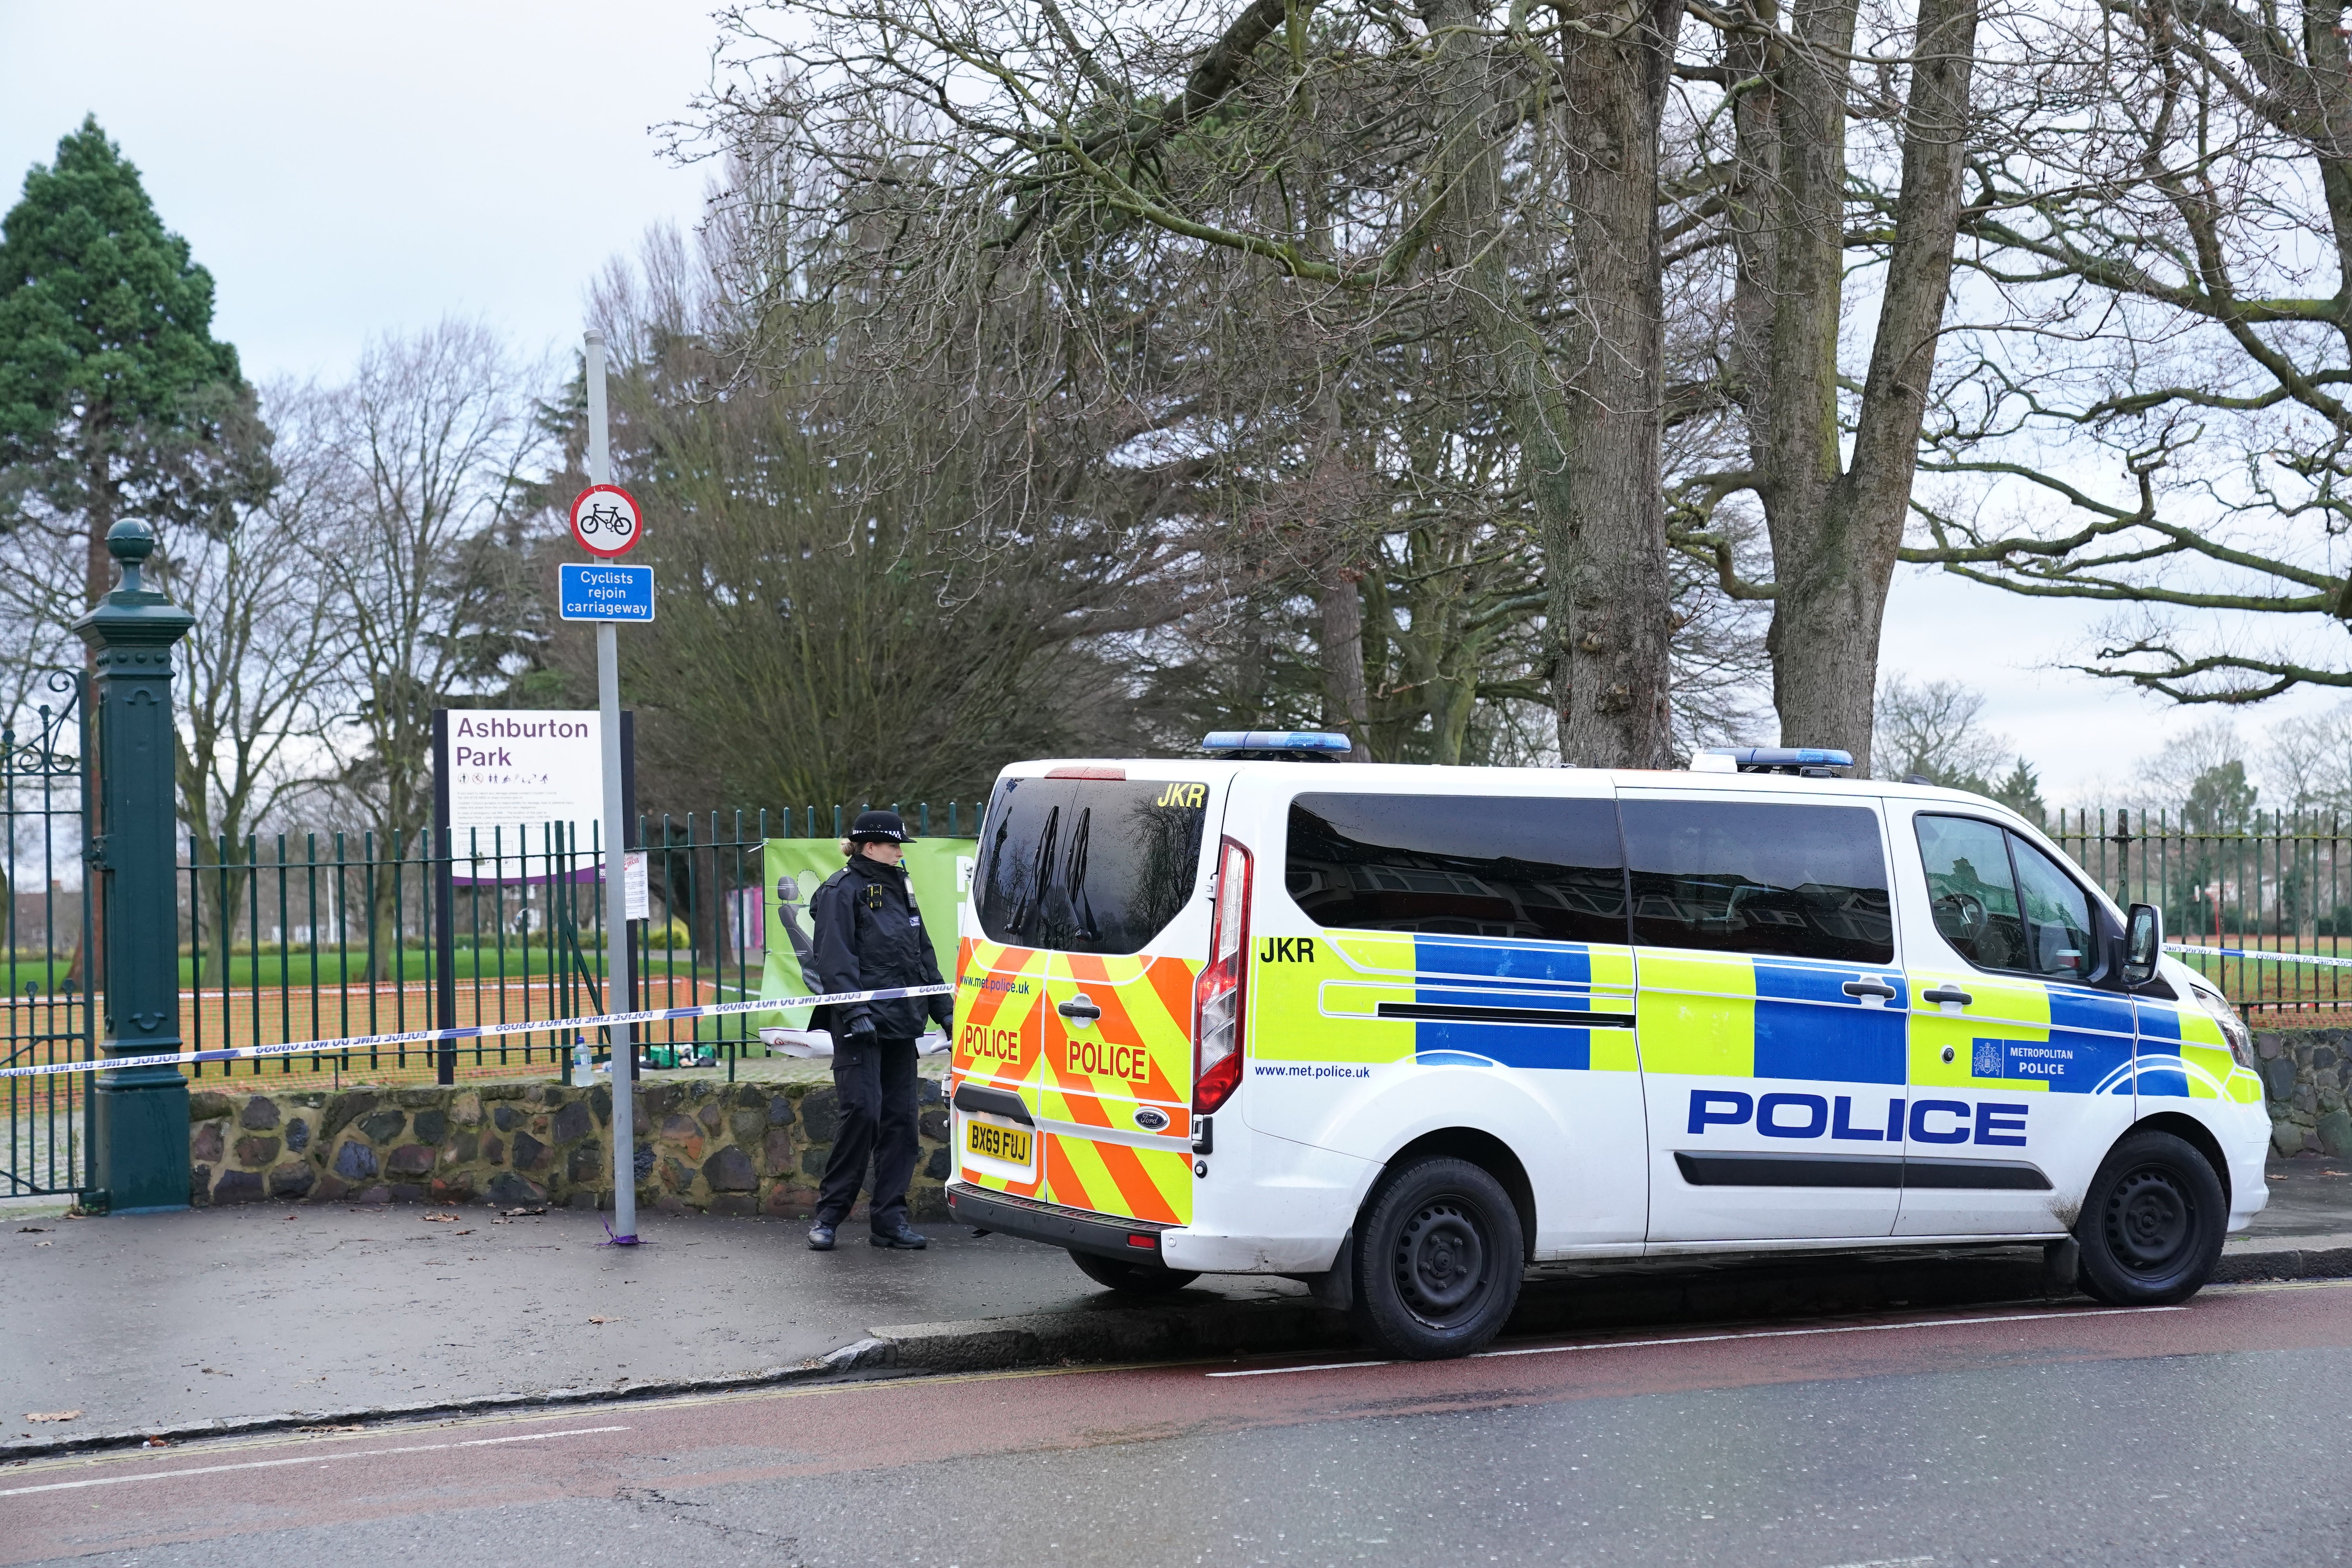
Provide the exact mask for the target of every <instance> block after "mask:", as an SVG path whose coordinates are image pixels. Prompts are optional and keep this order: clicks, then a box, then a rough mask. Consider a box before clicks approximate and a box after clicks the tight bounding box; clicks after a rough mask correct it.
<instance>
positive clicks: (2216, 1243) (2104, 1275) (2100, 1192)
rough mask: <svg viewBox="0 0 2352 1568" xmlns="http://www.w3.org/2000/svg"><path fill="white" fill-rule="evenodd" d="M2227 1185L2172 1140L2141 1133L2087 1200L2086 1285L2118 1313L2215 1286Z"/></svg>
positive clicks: (2111, 1158) (2113, 1154) (2083, 1233)
mask: <svg viewBox="0 0 2352 1568" xmlns="http://www.w3.org/2000/svg"><path fill="white" fill-rule="evenodd" d="M2229 1219H2230V1215H2229V1203H2228V1200H2226V1199H2225V1198H2223V1197H2222V1195H2221V1178H2220V1177H2219V1176H2217V1175H2215V1174H2214V1173H2213V1167H2212V1165H2211V1164H2210V1163H2208V1162H2207V1160H2206V1158H2205V1156H2204V1155H2202V1154H2200V1153H2199V1152H2197V1150H2196V1148H2195V1147H2194V1146H2193V1145H2191V1144H2189V1142H2185V1141H2184V1140H2182V1139H2179V1138H2176V1137H2174V1136H2173V1135H2172V1134H2171V1133H2169V1132H2135V1133H2132V1134H2130V1135H2129V1136H2128V1137H2126V1138H2125V1139H2124V1141H2123V1142H2120V1143H2117V1144H2116V1146H2115V1147H2114V1148H2113V1149H2111V1150H2109V1151H2108V1152H2107V1157H2106V1159H2105V1161H2104V1162H2102V1163H2100V1165H2099V1171H2098V1174H2096V1175H2095V1176H2093V1177H2092V1178H2091V1185H2090V1190H2089V1191H2088V1192H2086V1193H2084V1195H2083V1214H2082V1217H2081V1218H2079V1219H2078V1220H2076V1221H2075V1222H2074V1239H2075V1240H2076V1241H2077V1242H2079V1243H2080V1244H2081V1245H2082V1248H2083V1268H2082V1274H2081V1277H2080V1283H2081V1285H2082V1287H2083V1289H2084V1291H2085V1292H2086V1293H2088V1294H2089V1295H2091V1296H2094V1297H2095V1298H2097V1299H2098V1300H2102V1301H2105V1302H2107V1303H2108V1304H2110V1305H2112V1306H2117V1307H2155V1306H2168V1305H2169V1304H2171V1303H2172V1302H2175V1301H2185V1300H2188V1299H2189V1297H2191V1296H2194V1295H2195V1294H2197V1292H2198V1290H2199V1289H2200V1288H2202V1287H2203V1285H2204V1283H2205V1281H2206V1280H2207V1279H2210V1278H2212V1274H2213V1264H2214V1261H2215V1259H2217V1258H2220V1257H2221V1237H2222V1232H2223V1229H2224V1227H2225V1226H2227V1225H2228V1224H2229Z"/></svg>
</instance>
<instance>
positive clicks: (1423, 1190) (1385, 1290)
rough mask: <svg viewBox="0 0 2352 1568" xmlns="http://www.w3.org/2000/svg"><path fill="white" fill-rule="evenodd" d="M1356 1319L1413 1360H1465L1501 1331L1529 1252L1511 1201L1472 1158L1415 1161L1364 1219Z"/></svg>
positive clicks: (1386, 1347) (1380, 1342)
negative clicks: (1524, 1260)
mask: <svg viewBox="0 0 2352 1568" xmlns="http://www.w3.org/2000/svg"><path fill="white" fill-rule="evenodd" d="M1351 1250H1352V1252H1353V1257H1352V1258H1350V1259H1349V1263H1350V1266H1351V1267H1352V1268H1353V1271H1354V1279H1353V1280H1352V1282H1351V1283H1352V1285H1353V1287H1354V1293H1355V1304H1354V1305H1353V1306H1352V1307H1350V1308H1349V1319H1350V1321H1352V1322H1353V1323H1354V1325H1355V1329H1356V1332H1357V1333H1359V1334H1360V1335H1361V1336H1362V1337H1363V1338H1364V1340H1365V1341H1366V1342H1368V1343H1370V1344H1373V1345H1376V1346H1378V1347H1379V1348H1380V1349H1381V1350H1383V1351H1386V1352H1388V1353H1389V1354H1391V1355H1394V1356H1399V1357H1402V1358H1403V1359H1405V1360H1408V1361H1436V1360H1439V1359H1442V1358H1444V1357H1446V1356H1461V1355H1468V1354H1469V1353H1470V1352H1473V1351H1475V1350H1478V1349H1480V1348H1481V1347H1483V1346H1484V1345H1485V1344H1486V1342H1488V1341H1489V1340H1492V1339H1493V1338H1494V1337H1495V1336H1496V1334H1498V1333H1500V1332H1501V1331H1502V1329H1503V1324H1504V1322H1505V1321H1507V1319H1508V1318H1509V1317H1510V1315H1511V1308H1512V1307H1513V1306H1514V1305H1516V1304H1517V1301H1518V1299H1519V1276H1520V1272H1521V1263H1522V1261H1523V1258H1524V1256H1525V1252H1526V1242H1525V1237H1523V1235H1522V1234H1521V1232H1520V1229H1519V1211H1518V1210H1517V1208H1516V1207H1515V1206H1513V1205H1512V1203H1511V1194H1508V1193H1507V1192H1505V1191H1504V1190H1503V1184H1501V1183H1500V1182H1497V1181H1496V1180H1495V1178H1494V1177H1493V1176H1490V1175H1488V1174H1487V1173H1486V1171H1485V1170H1483V1169H1481V1168H1480V1167H1478V1166H1476V1165H1474V1164H1472V1163H1470V1162H1468V1161H1467V1160H1450V1159H1431V1160H1416V1161H1414V1162H1413V1163H1411V1164H1409V1165H1406V1166H1403V1167H1402V1168H1400V1169H1399V1170H1397V1171H1396V1172H1394V1173H1391V1175H1390V1176H1389V1177H1388V1179H1387V1180H1386V1181H1384V1182H1382V1183H1381V1185H1380V1186H1378V1187H1376V1188H1374V1189H1373V1192H1372V1195H1371V1197H1370V1200H1369V1201H1367V1202H1366V1204H1365V1205H1364V1212H1363V1213H1362V1214H1361V1215H1359V1216H1358V1217H1357V1220H1356V1230H1355V1237H1354V1241H1353V1244H1352V1248H1351Z"/></svg>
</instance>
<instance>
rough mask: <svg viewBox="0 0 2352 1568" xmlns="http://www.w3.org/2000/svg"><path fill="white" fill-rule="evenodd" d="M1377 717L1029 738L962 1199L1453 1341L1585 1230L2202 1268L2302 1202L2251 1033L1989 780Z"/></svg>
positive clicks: (1803, 757)
mask: <svg viewBox="0 0 2352 1568" xmlns="http://www.w3.org/2000/svg"><path fill="white" fill-rule="evenodd" d="M1346 746H1347V742H1346V740H1345V738H1344V737H1339V736H1326V735H1318V734H1314V733H1290V732H1255V731H1253V732H1229V733H1224V734H1219V735H1213V736H1211V737H1210V738H1209V742H1208V743H1207V747H1206V751H1207V753H1208V754H1207V755H1206V756H1205V757H1204V758H1202V759H1201V760H1198V761H1188V762H1167V761H1157V760H1153V761H1144V760H1126V761H1119V760H1101V761H1083V762H1058V763H1049V762H1040V763H1023V764H1019V765H1016V766H1013V767H1009V768H1007V769H1005V770H1004V772H1003V774H1002V775H1001V776H1000V778H999V779H998V781H997V784H996V788H995V792H994V795H993V798H992V801H991V803H990V805H989V809H988V813H987V816H986V817H985V819H984V821H983V824H982V830H981V845H980V851H979V859H978V863H977V867H976V869H975V873H974V879H973V883H972V889H971V899H970V900H969V902H968V903H967V904H966V905H965V906H964V908H963V910H961V917H960V918H961V956H960V962H959V965H958V970H959V973H958V976H957V981H958V997H957V1007H956V1030H955V1047H954V1058H953V1068H952V1078H951V1089H950V1100H951V1103H952V1106H953V1120H954V1129H953V1136H954V1149H955V1153H956V1165H957V1168H956V1171H955V1173H954V1174H953V1176H952V1177H951V1179H950V1183H949V1185H948V1198H949V1202H950V1205H951V1207H952V1210H953V1212H954V1213H955V1215H956V1216H957V1217H958V1218H959V1219H961V1220H962V1221H964V1222H966V1223H969V1224H971V1225H974V1226H982V1227H983V1228H986V1229H989V1230H993V1231H1003V1232H1007V1233H1011V1234H1014V1235H1020V1236H1026V1237H1034V1238H1037V1239H1040V1240H1044V1241H1047V1242H1050V1243H1052V1244H1054V1245H1056V1246H1060V1247H1066V1248H1068V1249H1069V1251H1070V1254H1071V1256H1072V1258H1074V1260H1076V1262H1077V1264H1078V1265H1079V1267H1080V1268H1084V1269H1086V1271H1087V1273H1088V1274H1089V1275H1090V1276H1092V1277H1093V1278H1095V1279H1097V1280H1099V1281H1101V1282H1102V1283H1104V1284H1106V1285H1108V1286H1111V1287H1113V1288H1114V1289H1123V1290H1129V1291H1141V1292H1149V1291H1159V1290H1169V1289H1181V1287H1182V1286H1183V1285H1185V1284H1187V1283H1189V1282H1190V1281H1191V1280H1192V1279H1194V1278H1196V1277H1197V1276H1198V1275H1199V1274H1201V1273H1204V1272H1229V1273H1270V1274H1281V1275H1288V1276H1292V1277H1295V1278H1299V1279H1308V1280H1310V1281H1312V1282H1313V1283H1314V1285H1315V1287H1316V1289H1317V1290H1318V1294H1320V1295H1322V1296H1324V1297H1325V1299H1327V1300H1332V1301H1334V1302H1337V1303H1339V1304H1342V1305H1344V1306H1345V1307H1346V1308H1347V1309H1348V1310H1349V1312H1350V1313H1351V1314H1352V1316H1353V1318H1354V1321H1355V1323H1356V1325H1357V1327H1358V1328H1359V1330H1360V1331H1361V1332H1362V1333H1363V1334H1364V1335H1365V1337H1366V1338H1367V1339H1368V1340H1370V1342H1373V1343H1376V1344H1378V1345H1380V1346H1381V1347H1383V1348H1384V1349H1386V1350H1388V1351H1390V1352H1392V1353H1395V1354H1398V1355H1402V1356H1423V1357H1426V1356H1445V1355H1459V1354H1463V1353H1465V1352H1469V1351H1471V1350H1474V1349H1476V1348H1477V1347H1478V1346H1480V1345H1483V1344H1484V1343H1486V1342H1487V1341H1488V1340H1489V1339H1491V1338H1492V1337H1493V1336H1494V1334H1495V1333H1496V1331H1498V1330H1499V1329H1500V1328H1501V1327H1502V1325H1503V1322H1504V1321H1505V1320H1506V1319H1507V1317H1508V1315H1509V1313H1510V1310H1511V1307H1512V1304H1513V1302H1514V1300H1516V1298H1517V1292H1518V1288H1519V1281H1520V1278H1521V1272H1522V1270H1523V1268H1525V1267H1526V1266H1527V1265H1528V1264H1529V1263H1533V1262H1542V1261H1545V1260H1550V1259H1567V1258H1643V1257H1658V1256H1664V1255H1674V1254H1702V1253H1725V1252H1742V1253H1752V1252H1759V1251H1772V1250H1784V1249H1805V1248H1817V1249H1832V1248H1853V1247H1861V1246H1869V1247H1885V1246H1887V1245H1890V1244H1916V1245H1920V1246H1935V1247H1950V1246H1953V1245H1956V1244H1973V1243H1983V1244H1988V1245H1990V1244H2010V1243H2017V1242H2042V1243H2044V1244H2048V1245H2051V1246H2052V1247H2055V1248H2057V1249H2059V1250H2060V1251H2061V1252H2063V1251H2065V1250H2067V1249H2068V1247H2069V1244H2078V1245H2079V1258H2080V1278H2081V1281H2082V1283H2083V1285H2084V1288H2085V1289H2088V1290H2089V1291H2090V1292H2091V1293H2092V1294H2093V1295H2095V1296H2096V1297H2098V1298H2099V1299H2101V1300H2106V1301H2111V1302H2118V1303H2147V1302H2169V1301H2178V1300H2182V1299H2184V1298H2186V1297H2188V1296H2189V1295H2190V1294H2192V1293H2194V1292H2195V1291H2196V1290H2197V1289H2199V1287H2200V1286H2201V1285H2202V1284H2203V1283H2204V1281H2205V1280H2206V1279H2208V1278H2209V1277H2210V1273H2211V1271H2212V1268H2213V1265H2214V1262H2215V1259H2216V1258H2217V1257H2218V1256H2219V1253H2220V1250H2221V1241H2222V1236H2223V1233H2224V1232H2225V1231H2227V1230H2231V1229H2237V1228H2240V1227H2242V1226H2244V1225H2245V1223H2246V1222H2247V1219H2248V1217H2249V1216H2250V1215H2252V1214H2253V1213H2255V1212H2256V1211H2257V1210H2259V1209H2260V1208H2261V1207H2262V1206H2263V1203H2264V1202H2265V1200H2266V1198H2267V1195H2268V1194H2267V1189H2266V1187H2265V1185H2264V1183H2263V1152H2264V1149H2265V1145H2266V1142H2267V1139H2268V1137H2269V1132H2270V1124H2269V1120H2268V1116H2267V1113H2266V1112H2265V1110H2264V1108H2263V1093H2262V1086H2261V1082H2260V1080H2259V1079H2258V1078H2257V1077H2256V1076H2255V1073H2254V1070H2253V1063H2252V1042H2251V1039H2250V1037H2249V1036H2248V1034H2247V1031H2246V1029H2245V1027H2244V1026H2243V1025H2242V1023H2241V1022H2240V1021H2239V1019H2238V1018H2237V1016H2235V1014H2234V1013H2233V1012H2232V1011H2231V1008H2230V1006H2229V1005H2228V1004H2227V1003H2226V1002H2225V1001H2224V1000H2223V999H2222V998H2221V994H2219V993H2218V992H2217V991H2216V990H2214V989H2213V987H2212V986H2211V985H2210V984H2209V983H2208V982H2206V981H2205V980H2204V979H2202V978H2201V977H2200V976H2199V975H2197V974H2195V973H2193V972H2191V971H2190V970H2189V969H2188V968H2187V967H2186V966H2185V965H2183V964H2181V963H2179V962H2178V961H2177V960H2174V959H2172V958H2170V957H2168V956H2165V955H2164V954H2163V952H2162V932H2161V928H2160V921H2159V919H2158V912H2157V911H2156V910H2154V909H2152V908H2150V907H2147V906H2145V905H2136V906H2134V907H2133V908H2132V909H2131V910H2129V911H2128V913H2126V911H2124V910H2118V909H2117V908H2116V906H2115V905H2114V904H2113V903H2112V902H2111V901H2110V900H2108V899H2107V898H2106V897H2105V895H2104V894H2102V893H2101V892H2100V891H2099V890H2098V889H2097V888H2096V887H2095V885H2094V884H2093V883H2092V882H2091V881H2090V880H2089V879H2087V878H2085V877H2084V876H2083V875H2082V874H2081V873H2080V872H2079V871H2078V870H2076V869H2075V868H2074V867H2073V866H2072V865H2071V864H2069V862H2068V861H2067V859H2066V858H2065V857H2064V856H2063V854H2061V853H2060V852H2059V851H2058V849H2057V848H2056V847H2054V846H2053V845H2052V844H2051V843H2050V842H2049V841H2048V840H2047V839H2046V838H2045V837H2042V834H2041V833H2040V832H2039V831H2038V830H2036V829H2035V828H2034V827H2033V826H2032V825H2031V824H2029V823H2027V822H2025V821H2023V820H2021V818H2019V817H2018V816H2016V815H2014V814H2013V813H2011V812H2009V811H2007V810H2005V809H2003V808H2002V807H2000V806H1999V805H1995V804H1993V803H1992V802H1990V801H1988V800H1985V799H1983V798H1981V797H1979V796H1977V795H1969V794H1964V793H1960V792H1957V791H1952V790H1944V789H1935V788H1928V787H1925V786H1914V785H1906V784H1882V783H1878V782H1874V781H1864V780H1850V779H1844V778H1841V777H1837V776H1835V774H1836V772H1837V770H1838V769H1840V768H1842V767H1843V766H1845V765H1847V759H1846V758H1845V757H1844V755H1843V753H1839V752H1814V751H1802V750H1761V749H1759V750H1749V751H1744V752H1720V753H1711V754H1708V755H1706V756H1702V757H1700V758H1699V759H1697V761H1696V765H1695V767H1694V769H1693V771H1690V772H1687V773H1656V772H1635V771H1626V770H1603V769H1557V770H1549V769H1547V770H1533V769H1524V770H1522V769H1494V768H1461V767H1408V766H1389V765H1354V766H1345V767H1337V766H1332V765H1330V762H1329V758H1330V756H1331V754H1332V753H1333V752H1336V751H1342V750H1345V748H1346Z"/></svg>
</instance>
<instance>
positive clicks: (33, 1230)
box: [16, 1225, 49, 1236]
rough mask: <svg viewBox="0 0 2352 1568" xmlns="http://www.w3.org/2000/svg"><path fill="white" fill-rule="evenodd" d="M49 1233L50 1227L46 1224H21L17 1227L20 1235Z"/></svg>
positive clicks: (43, 1234) (45, 1234)
mask: <svg viewBox="0 0 2352 1568" xmlns="http://www.w3.org/2000/svg"><path fill="white" fill-rule="evenodd" d="M48 1233H49V1227H48V1226H45V1225H20V1226H17V1227H16V1234H17V1235H18V1236H47V1234H48Z"/></svg>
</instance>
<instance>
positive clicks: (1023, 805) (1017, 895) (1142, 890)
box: [972, 779, 1209, 953]
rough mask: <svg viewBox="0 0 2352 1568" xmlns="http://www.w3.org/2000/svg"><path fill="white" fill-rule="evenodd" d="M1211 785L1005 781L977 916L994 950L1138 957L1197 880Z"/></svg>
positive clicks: (988, 835) (992, 819) (993, 805)
mask: <svg viewBox="0 0 2352 1568" xmlns="http://www.w3.org/2000/svg"><path fill="white" fill-rule="evenodd" d="M1208 805H1209V786H1208V785H1207V784H1178V783H1171V782H1170V781H1168V780H1165V779H1160V780H1150V779H1132V780H1120V781H1113V780H1108V779H1006V780H1005V781H1004V782H1003V783H1002V784H999V785H997V788H996V798H995V799H994V800H992V801H991V802H990V803H989V806H988V818H987V821H986V822H985V823H984V824H982V827H981V838H980V844H981V864H980V871H979V877H978V879H977V882H976V885H975V886H974V887H973V889H972V911H973V913H975V914H976V915H978V916H979V917H980V929H981V930H982V931H985V932H987V933H988V939H989V940H990V941H991V942H1004V943H1007V944H1009V945H1011V946H1014V947H1038V948H1051V949H1053V950H1054V951H1055V952H1102V953H1126V952H1141V951H1142V950H1143V945H1144V944H1145V943H1146V942H1150V940H1151V939H1152V938H1153V937H1155V936H1157V935H1159V934H1160V931H1161V930H1162V929H1163V928H1165V927H1166V926H1167V924H1168V922H1169V921H1172V920H1174V919H1175V918H1176V915H1177V913H1178V911H1180V910H1182V909H1183V907H1184V904H1185V900H1188V899H1190V898H1192V889H1193V886H1194V885H1195V883H1196V882H1197V881H1198V880H1199V879H1200V872H1201V835H1202V829H1203V827H1204V826H1205V824H1206V823H1207V821H1208V816H1209V811H1208Z"/></svg>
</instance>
